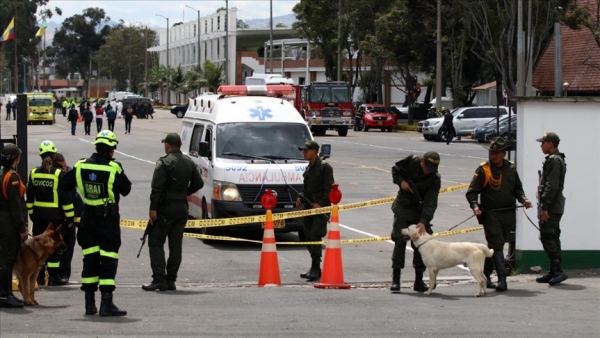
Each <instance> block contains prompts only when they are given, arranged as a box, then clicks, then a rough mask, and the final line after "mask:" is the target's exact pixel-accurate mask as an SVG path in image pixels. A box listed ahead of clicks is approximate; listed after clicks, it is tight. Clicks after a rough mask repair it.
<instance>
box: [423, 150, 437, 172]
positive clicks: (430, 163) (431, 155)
mask: <svg viewBox="0 0 600 338" xmlns="http://www.w3.org/2000/svg"><path fill="white" fill-rule="evenodd" d="M423 159H424V160H425V167H426V168H427V170H429V171H432V172H437V171H438V166H439V165H440V154H438V153H436V152H435V151H428V152H426V153H425V155H423Z"/></svg>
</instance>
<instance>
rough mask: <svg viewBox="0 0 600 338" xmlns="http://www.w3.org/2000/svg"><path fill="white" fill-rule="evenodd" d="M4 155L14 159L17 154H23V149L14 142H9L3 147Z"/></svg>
mask: <svg viewBox="0 0 600 338" xmlns="http://www.w3.org/2000/svg"><path fill="white" fill-rule="evenodd" d="M2 156H3V157H6V158H8V159H9V160H12V159H14V158H16V157H17V156H21V149H20V148H19V147H17V145H16V144H14V143H7V144H5V145H4V148H2Z"/></svg>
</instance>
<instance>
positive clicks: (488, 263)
mask: <svg viewBox="0 0 600 338" xmlns="http://www.w3.org/2000/svg"><path fill="white" fill-rule="evenodd" d="M492 271H494V261H493V260H492V258H491V257H486V258H485V261H484V263H483V274H484V275H485V280H486V288H488V289H495V288H496V284H494V282H492Z"/></svg>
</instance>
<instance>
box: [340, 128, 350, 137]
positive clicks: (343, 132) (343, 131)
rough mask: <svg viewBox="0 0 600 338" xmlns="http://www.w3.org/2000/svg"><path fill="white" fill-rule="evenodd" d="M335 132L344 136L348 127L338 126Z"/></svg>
mask: <svg viewBox="0 0 600 338" xmlns="http://www.w3.org/2000/svg"><path fill="white" fill-rule="evenodd" d="M337 132H338V136H346V135H348V127H339V128H338V130H337Z"/></svg>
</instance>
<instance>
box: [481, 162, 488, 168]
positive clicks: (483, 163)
mask: <svg viewBox="0 0 600 338" xmlns="http://www.w3.org/2000/svg"><path fill="white" fill-rule="evenodd" d="M486 164H487V162H481V163H479V165H480V166H482V167H483V166H484V165H486Z"/></svg>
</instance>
